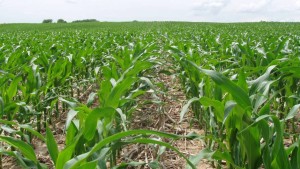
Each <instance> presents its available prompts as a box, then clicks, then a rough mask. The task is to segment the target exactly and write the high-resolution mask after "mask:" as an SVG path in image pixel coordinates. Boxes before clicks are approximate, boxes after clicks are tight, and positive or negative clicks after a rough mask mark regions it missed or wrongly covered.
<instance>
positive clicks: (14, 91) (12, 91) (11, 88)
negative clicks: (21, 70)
mask: <svg viewBox="0 0 300 169" xmlns="http://www.w3.org/2000/svg"><path fill="white" fill-rule="evenodd" d="M21 80H22V78H21V77H16V78H15V79H14V80H13V81H12V82H11V83H10V86H9V88H8V90H7V95H8V98H9V100H12V98H13V97H14V96H15V95H16V94H17V90H18V84H19V82H20V81H21Z"/></svg>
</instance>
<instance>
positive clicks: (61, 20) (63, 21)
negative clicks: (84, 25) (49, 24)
mask: <svg viewBox="0 0 300 169" xmlns="http://www.w3.org/2000/svg"><path fill="white" fill-rule="evenodd" d="M57 23H67V21H65V20H63V19H58V20H57Z"/></svg>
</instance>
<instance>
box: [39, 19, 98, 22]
mask: <svg viewBox="0 0 300 169" xmlns="http://www.w3.org/2000/svg"><path fill="white" fill-rule="evenodd" d="M78 22H99V21H98V20H96V19H83V20H75V21H72V23H78ZM42 23H54V21H53V20H52V19H44V20H43V22H42ZM56 23H67V21H65V20H63V19H58V20H57V21H56Z"/></svg>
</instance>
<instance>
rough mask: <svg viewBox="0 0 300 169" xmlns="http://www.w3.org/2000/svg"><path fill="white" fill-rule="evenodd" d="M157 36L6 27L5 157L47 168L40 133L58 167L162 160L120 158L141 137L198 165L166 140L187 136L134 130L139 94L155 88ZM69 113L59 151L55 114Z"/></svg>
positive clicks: (1, 53)
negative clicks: (40, 154)
mask: <svg viewBox="0 0 300 169" xmlns="http://www.w3.org/2000/svg"><path fill="white" fill-rule="evenodd" d="M152 38H154V37H153V36H147V34H143V33H141V34H138V35H136V34H133V33H126V32H124V33H111V32H109V31H107V32H105V31H103V32H86V31H82V30H75V31H66V30H64V31H45V32H44V31H42V32H35V31H28V32H10V33H2V34H1V41H0V43H1V47H0V62H1V66H0V77H1V78H0V84H1V85H0V86H1V87H0V116H1V121H0V126H1V129H0V134H1V136H0V141H1V147H0V157H2V156H12V157H14V158H15V159H16V160H17V161H18V163H19V165H21V166H22V167H23V168H47V167H48V166H46V165H45V164H42V163H41V162H40V161H39V159H38V158H37V154H36V152H35V150H34V148H33V145H34V142H33V138H36V139H39V140H41V141H42V142H44V143H45V144H46V146H47V149H48V152H49V155H50V157H51V160H52V162H53V165H54V167H55V168H58V169H60V168H106V167H107V166H110V168H126V167H127V166H136V165H149V166H151V167H152V168H156V167H157V166H159V164H158V159H155V160H154V161H150V162H149V163H146V162H134V161H129V162H122V163H120V162H119V161H117V159H118V156H119V155H120V151H121V149H122V147H124V146H126V145H128V144H136V143H139V144H156V145H159V146H161V147H162V148H161V151H160V152H162V151H163V150H164V149H165V148H168V149H172V150H174V151H175V152H177V153H178V154H179V155H180V156H182V157H183V158H185V159H186V160H187V162H188V163H189V164H190V166H191V167H194V166H193V165H192V163H191V162H190V161H189V160H188V159H187V158H186V157H185V156H184V155H183V154H182V153H181V152H179V151H178V150H177V149H176V148H175V147H173V146H171V145H170V144H168V143H165V142H162V141H160V138H168V139H180V138H182V137H187V136H178V135H174V134H167V133H163V132H157V131H149V130H128V126H129V124H130V119H131V118H133V117H132V114H133V112H134V110H135V109H136V107H137V106H138V104H137V100H138V99H139V96H140V95H143V94H144V93H146V92H147V91H148V90H149V89H151V87H153V85H152V83H151V78H148V77H147V76H144V75H146V74H145V73H147V71H148V70H150V69H153V68H155V67H156V66H157V65H158V64H160V63H159V61H158V60H157V57H158V54H159V52H160V51H159V47H158V46H157V45H155V44H154V43H153V42H151V40H153V39H152ZM89 88H93V90H92V92H88V93H86V92H87V91H89ZM154 90H156V89H154ZM85 95H87V96H85ZM82 96H85V98H82ZM64 113H67V118H66V121H65V129H64V132H65V140H64V141H65V146H64V147H63V148H62V149H59V148H58V144H57V141H56V139H55V135H54V134H53V131H52V129H55V123H53V119H60V118H62V114H64ZM158 158H159V156H158ZM0 160H1V161H2V159H0Z"/></svg>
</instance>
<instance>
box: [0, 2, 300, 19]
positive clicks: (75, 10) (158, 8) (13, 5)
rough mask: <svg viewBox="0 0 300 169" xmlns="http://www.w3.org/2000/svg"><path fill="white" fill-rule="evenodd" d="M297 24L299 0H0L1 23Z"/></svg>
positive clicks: (299, 12) (299, 10) (299, 11)
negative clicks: (77, 21) (46, 20)
mask: <svg viewBox="0 0 300 169" xmlns="http://www.w3.org/2000/svg"><path fill="white" fill-rule="evenodd" d="M48 18H49V19H53V20H57V19H59V18H62V19H65V20H67V21H73V20H77V19H97V20H99V21H132V20H140V21H198V22H251V21H261V20H265V21H300V0H0V23H20V22H22V23H23V22H29V23H40V22H41V21H42V20H43V19H48Z"/></svg>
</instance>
